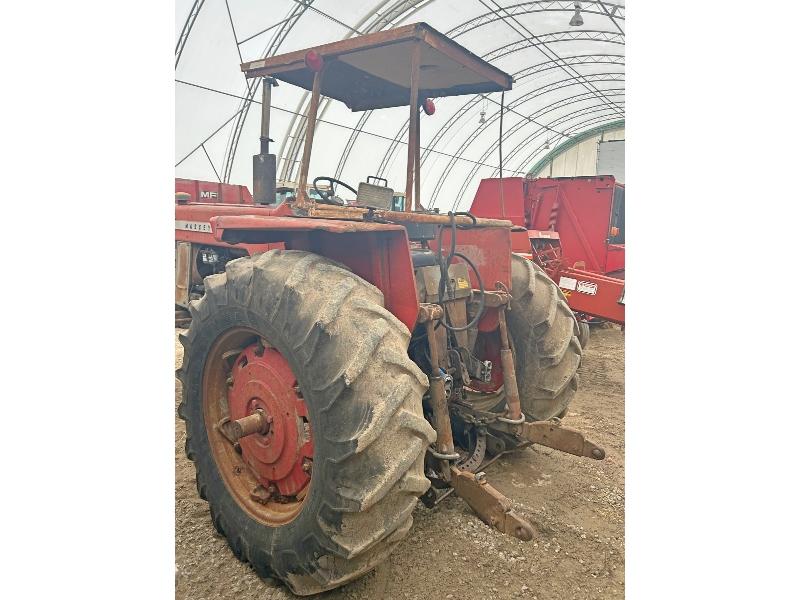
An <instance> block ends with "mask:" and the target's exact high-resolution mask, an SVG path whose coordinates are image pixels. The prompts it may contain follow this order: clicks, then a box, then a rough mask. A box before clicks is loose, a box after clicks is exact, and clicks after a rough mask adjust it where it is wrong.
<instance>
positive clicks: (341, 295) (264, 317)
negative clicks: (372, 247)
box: [177, 250, 436, 595]
mask: <svg viewBox="0 0 800 600" xmlns="http://www.w3.org/2000/svg"><path fill="white" fill-rule="evenodd" d="M190 310H191V313H192V322H191V326H190V328H189V330H188V332H187V334H186V335H185V336H181V342H182V343H183V345H184V361H183V366H182V367H181V368H180V369H179V370H178V372H177V375H178V378H179V379H180V380H181V382H182V384H183V396H182V402H181V405H180V408H179V410H178V412H179V415H180V416H181V418H183V419H184V420H185V421H186V435H187V438H186V454H187V456H188V457H189V459H190V460H192V461H194V463H195V469H196V476H197V488H198V491H199V493H200V497H201V498H203V499H205V500H207V501H208V503H209V505H210V509H211V518H212V521H213V523H214V526H215V527H216V529H217V531H219V532H220V534H222V535H223V536H225V537H226V538H227V541H228V544H229V545H230V547H231V549H232V550H233V552H234V554H235V555H236V556H237V558H239V559H240V560H242V561H245V562H248V563H250V565H252V567H253V569H254V570H255V571H256V572H257V573H258V574H259V575H260V576H261V577H273V578H276V579H280V580H281V581H283V582H284V583H286V585H288V587H289V588H290V589H291V590H292V592H294V593H295V594H298V595H310V594H316V593H319V592H323V591H325V590H329V589H332V588H334V587H337V586H340V585H343V584H345V583H347V582H349V581H351V580H353V579H355V578H357V577H360V576H362V575H364V574H365V573H367V572H369V571H370V570H372V569H373V568H374V567H375V566H377V565H378V564H379V563H380V562H382V561H383V560H384V559H386V557H387V556H388V555H389V554H390V553H391V551H392V550H393V549H394V548H395V546H396V545H397V543H398V542H399V541H400V540H402V539H403V538H404V537H405V536H406V535H407V533H408V532H409V530H410V528H411V524H412V522H413V518H412V512H413V510H414V508H415V506H416V504H417V498H418V496H420V495H421V494H423V493H424V492H426V491H427V490H428V487H429V486H430V482H429V480H428V479H427V478H426V477H425V474H424V470H423V468H424V457H425V451H426V448H427V447H428V445H429V444H431V443H433V441H434V440H435V437H436V434H435V432H434V430H433V428H432V427H431V426H430V424H429V423H428V422H427V421H426V420H425V418H424V417H423V413H422V396H423V394H424V393H425V391H426V390H427V387H428V379H427V377H426V376H425V375H424V374H423V373H422V371H421V370H420V369H419V368H418V367H417V366H416V365H415V364H414V363H413V362H412V361H411V360H410V359H409V357H408V354H407V349H408V344H409V338H410V332H409V331H408V328H407V327H406V326H405V325H404V324H403V323H401V322H400V321H399V320H398V319H397V318H395V316H394V315H392V314H391V313H390V312H389V311H388V310H386V309H385V308H384V304H383V294H382V293H381V292H380V290H378V289H377V288H375V287H374V286H372V285H371V284H369V283H367V282H366V281H364V280H363V279H361V278H360V277H358V276H356V275H355V274H353V273H352V272H350V271H349V270H347V269H346V268H345V267H344V266H342V265H340V264H338V263H335V262H333V261H331V260H328V259H327V258H324V257H321V256H318V255H315V254H311V253H308V252H301V251H296V250H273V251H270V252H266V253H264V254H260V255H257V256H255V257H252V258H251V257H248V258H240V259H237V260H233V261H231V262H229V263H228V264H227V265H226V269H225V273H221V274H217V275H212V276H210V277H207V278H206V279H205V295H204V296H203V298H202V299H200V300H199V301H196V302H193V303H192V304H191V305H190ZM234 328H237V329H241V328H244V331H252V332H253V336H254V337H253V339H254V340H258V339H259V338H260V339H261V340H263V342H259V343H266V344H268V345H269V347H271V348H274V349H275V350H277V351H279V352H280V354H281V355H282V356H283V357H285V359H286V361H287V362H288V364H289V365H290V367H291V370H292V372H293V373H294V376H295V377H296V381H297V385H298V386H299V390H300V397H301V398H302V400H303V401H304V402H305V403H306V405H307V410H308V421H309V424H310V430H311V435H312V437H313V463H312V464H313V467H312V470H311V478H310V482H309V483H308V484H307V486H308V487H307V488H306V489H307V492H305V496H304V499H303V500H302V502H300V501H298V504H299V506H298V508H297V510H298V511H299V512H297V513H296V514H295V516H293V517H291V519H290V520H289V521H288V522H278V523H277V524H275V523H274V522H265V521H264V518H263V516H262V515H261V514H260V513H259V512H258V510H259V509H258V506H259V505H258V504H254V503H250V504H248V503H247V502H246V501H243V500H242V499H241V496H237V495H236V493H234V491H232V490H234V489H235V488H233V487H232V485H230V484H229V477H230V475H228V476H223V474H222V473H221V472H220V470H221V466H220V464H223V466H225V463H224V460H223V459H219V460H218V459H217V458H215V457H216V456H218V453H219V450H218V446H219V445H220V444H221V443H224V440H223V441H222V442H221V441H220V440H221V438H219V435H220V434H219V433H218V430H217V429H215V428H214V424H213V423H208V422H207V421H208V420H209V419H208V416H207V415H208V413H207V412H204V406H207V405H206V404H204V403H207V402H213V403H214V404H221V403H225V394H222V395H221V396H222V398H211V399H210V400H209V399H205V400H204V396H210V395H211V394H207V393H204V390H207V389H209V388H207V387H204V386H207V385H208V384H207V375H206V374H207V373H212V372H215V371H213V370H209V368H210V367H208V366H207V361H208V360H212V361H213V358H211V359H210V358H209V357H213V356H215V354H214V352H216V350H213V351H212V348H214V347H215V344H216V343H217V342H216V340H220V339H226V338H225V336H226V335H230V334H229V333H226V332H230V331H233V330H234ZM217 347H218V346H217ZM261 351H262V352H263V349H262V350H261ZM204 378H206V379H204ZM229 408H230V407H228V410H229ZM206 410H207V409H206ZM231 447H233V446H231ZM226 452H228V451H227V450H226ZM227 466H230V465H227ZM303 466H304V467H305V465H303ZM236 468H237V467H232V468H231V470H232V471H235V469H236ZM244 468H246V465H245V467H244ZM235 472H236V473H237V476H238V474H239V473H240V471H235ZM226 477H227V478H226ZM279 501H282V500H279ZM262 504H263V503H262ZM254 507H255V508H254Z"/></svg>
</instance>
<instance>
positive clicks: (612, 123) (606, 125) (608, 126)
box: [492, 119, 625, 174]
mask: <svg viewBox="0 0 800 600" xmlns="http://www.w3.org/2000/svg"><path fill="white" fill-rule="evenodd" d="M624 122H625V119H611V120H602V119H591V120H589V121H586V122H582V123H581V124H580V125H581V126H582V127H583V126H586V125H594V124H595V123H600V125H599V126H596V127H592V128H591V129H587V130H585V131H582V132H581V141H585V140H587V139H589V138H590V137H592V136H593V135H596V134H597V133H598V132H602V131H610V130H612V129H617V128H618V126H619V125H618V124H619V123H624ZM584 134H586V136H585V137H584ZM576 137H578V136H576ZM573 147H574V144H570V145H569V147H567V148H565V149H564V150H562V149H561V148H562V146H559V147H558V148H557V149H556V150H558V151H559V152H558V154H559V155H560V154H561V153H562V152H566V150H568V149H569V148H573ZM541 149H542V148H541V146H539V147H538V148H536V149H535V150H534V151H533V152H531V153H530V154H528V156H526V157H525V159H524V160H523V161H521V162H520V164H521V165H524V164H525V163H529V162H530V161H531V160H532V159H533V157H534V156H535V155H536V153H537V152H538V151H540V150H541ZM550 154H551V153H549V152H548V156H549V155H550ZM492 173H497V169H495V170H494V171H492ZM528 173H529V174H530V171H528Z"/></svg>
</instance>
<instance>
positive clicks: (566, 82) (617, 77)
mask: <svg viewBox="0 0 800 600" xmlns="http://www.w3.org/2000/svg"><path fill="white" fill-rule="evenodd" d="M586 77H587V78H591V79H592V80H593V81H594V80H598V81H599V82H603V81H624V80H625V73H624V72H614V73H592V74H590V75H586ZM574 85H580V82H579V81H577V80H576V79H575V78H572V77H571V78H568V79H562V80H559V81H555V82H551V83H548V84H546V85H544V86H541V87H539V88H534V89H533V90H530V91H529V92H528V93H527V94H525V95H524V96H521V97H520V98H517V99H516V100H515V101H514V102H512V103H511V104H509V106H508V107H507V108H506V110H507V109H508V108H510V107H511V106H518V105H520V104H521V103H524V102H527V101H528V100H530V99H532V98H538V97H540V96H542V95H543V94H546V93H549V92H552V91H554V90H559V89H563V88H566V87H571V86H574ZM498 118H499V111H498V112H497V113H495V114H494V115H492V117H490V121H491V122H494V121H495V120H497V119H498ZM528 122H529V121H528ZM474 139H475V138H474V137H472V138H467V139H466V140H464V142H463V143H462V144H461V146H460V147H459V148H458V150H457V151H456V152H454V154H453V158H451V159H450V162H449V163H448V164H447V166H446V167H445V169H444V171H443V172H442V175H441V176H440V177H439V180H438V181H437V183H436V187H435V188H434V193H433V195H432V197H431V201H430V206H433V204H434V203H435V201H436V199H437V197H438V195H439V191H440V190H441V188H442V186H443V185H444V180H445V179H447V177H448V175H449V174H450V172H451V171H452V170H453V167H454V165H455V160H457V159H458V157H460V156H461V154H463V152H464V150H466V149H467V148H468V147H469V146H470V145H471V143H472V141H474ZM429 147H430V146H429Z"/></svg>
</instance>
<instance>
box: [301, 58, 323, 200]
mask: <svg viewBox="0 0 800 600" xmlns="http://www.w3.org/2000/svg"><path fill="white" fill-rule="evenodd" d="M324 70H325V69H324V67H323V68H322V69H320V70H319V71H317V72H315V73H314V85H313V86H312V88H311V102H310V103H309V105H308V123H306V141H305V144H303V159H302V160H301V161H300V178H299V181H298V183H297V188H298V189H297V208H307V207H308V205H309V204H310V202H309V199H308V194H307V193H306V186H307V185H308V165H309V162H311V146H312V144H313V143H314V129H315V128H316V126H317V109H318V108H319V95H320V88H321V87H322V73H323V71H324Z"/></svg>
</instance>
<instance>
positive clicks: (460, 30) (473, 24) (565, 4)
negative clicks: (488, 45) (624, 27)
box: [447, 0, 625, 38]
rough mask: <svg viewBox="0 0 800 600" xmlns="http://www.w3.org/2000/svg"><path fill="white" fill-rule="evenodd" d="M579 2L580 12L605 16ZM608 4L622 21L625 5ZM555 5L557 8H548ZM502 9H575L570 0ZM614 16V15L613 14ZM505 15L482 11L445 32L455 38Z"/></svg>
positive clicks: (517, 11)
mask: <svg viewBox="0 0 800 600" xmlns="http://www.w3.org/2000/svg"><path fill="white" fill-rule="evenodd" d="M583 4H587V5H588V4H593V5H595V6H599V5H600V4H601V3H600V2H598V1H592V0H590V1H589V2H584V3H583ZM583 4H581V12H582V13H586V14H596V15H601V16H604V17H605V16H607V15H606V13H605V12H604V11H603V10H602V7H601V9H600V10H591V9H590V8H588V7H586V8H584V7H583ZM531 5H546V6H547V7H548V8H539V9H537V10H526V8H527V7H530V6H531ZM608 5H609V6H616V7H617V14H619V19H620V20H622V21H624V20H625V7H624V6H622V5H620V4H611V3H608ZM553 6H556V7H557V8H550V7H553ZM503 10H505V11H506V13H508V14H509V15H510V16H514V17H516V16H518V15H526V14H530V13H533V12H573V11H574V10H575V2H573V1H572V0H535V1H533V2H521V3H519V4H512V5H511V6H504V7H503ZM615 16H616V15H615ZM504 19H505V17H502V16H500V15H498V14H497V11H490V12H487V13H484V14H482V15H478V16H477V17H473V18H471V19H469V20H468V21H465V22H464V23H461V24H459V25H456V26H455V27H453V28H452V29H450V30H449V31H448V32H447V35H448V36H449V37H452V38H456V37H458V36H461V35H464V34H465V33H469V32H470V31H472V30H474V29H477V28H478V27H483V26H484V25H486V24H487V23H494V22H495V21H498V20H504Z"/></svg>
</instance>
